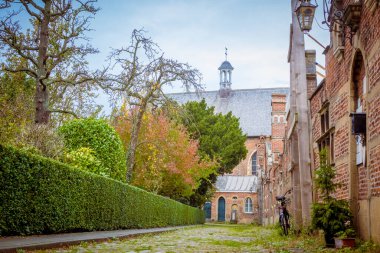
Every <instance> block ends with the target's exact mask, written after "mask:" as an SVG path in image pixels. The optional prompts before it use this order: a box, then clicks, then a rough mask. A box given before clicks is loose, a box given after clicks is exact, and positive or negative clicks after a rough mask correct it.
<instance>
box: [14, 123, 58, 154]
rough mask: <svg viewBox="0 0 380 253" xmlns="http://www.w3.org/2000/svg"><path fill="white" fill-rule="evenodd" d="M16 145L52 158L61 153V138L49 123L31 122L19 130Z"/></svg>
mask: <svg viewBox="0 0 380 253" xmlns="http://www.w3.org/2000/svg"><path fill="white" fill-rule="evenodd" d="M16 146H17V147H19V148H21V149H23V150H26V151H29V152H33V153H35V154H40V155H43V156H46V157H50V158H53V159H57V160H59V159H61V158H62V155H63V149H64V144H63V139H62V137H61V136H59V134H58V133H57V130H56V129H55V128H54V127H53V126H51V125H45V124H32V125H30V126H27V127H25V129H23V130H22V131H21V134H20V136H19V139H18V140H17V141H16Z"/></svg>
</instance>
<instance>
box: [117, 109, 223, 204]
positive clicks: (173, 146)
mask: <svg viewBox="0 0 380 253" xmlns="http://www.w3.org/2000/svg"><path fill="white" fill-rule="evenodd" d="M134 113H136V112H135V111H133V110H127V109H126V107H124V108H122V110H121V113H120V115H119V116H118V117H116V120H115V123H114V125H115V129H116V131H117V132H118V133H119V135H120V137H121V139H122V141H123V143H124V145H125V147H126V148H128V144H129V142H130V138H131V131H132V120H131V119H132V118H133V114H134ZM215 171H216V163H214V162H212V161H208V160H201V159H200V157H199V156H198V142H197V141H196V140H192V139H191V138H190V137H189V135H188V133H187V132H186V129H185V128H184V127H183V126H181V125H178V124H175V123H174V122H171V121H170V119H169V118H168V117H167V116H166V115H165V114H164V113H163V112H160V111H157V110H156V111H154V112H149V113H146V114H144V116H143V120H142V125H141V129H140V134H139V143H138V145H137V149H136V165H135V170H134V171H133V174H132V179H131V184H132V185H135V186H138V187H140V188H144V189H146V190H148V191H151V192H154V193H157V194H160V195H163V196H167V197H170V198H172V199H175V200H178V201H181V202H185V203H188V197H189V196H191V195H192V194H193V193H194V191H195V190H196V189H197V188H198V186H199V184H200V181H201V179H203V180H207V178H208V177H209V175H210V174H212V173H215Z"/></svg>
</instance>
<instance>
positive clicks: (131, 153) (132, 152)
mask: <svg viewBox="0 0 380 253" xmlns="http://www.w3.org/2000/svg"><path fill="white" fill-rule="evenodd" d="M146 106H147V103H145V102H143V103H142V105H141V106H140V107H139V108H138V110H137V112H136V115H135V116H133V117H132V131H131V140H130V141H129V146H128V150H127V175H126V179H127V182H130V181H131V180H132V174H133V170H134V167H135V160H136V149H137V144H138V138H139V133H140V128H141V123H142V118H143V115H144V113H145V109H146Z"/></svg>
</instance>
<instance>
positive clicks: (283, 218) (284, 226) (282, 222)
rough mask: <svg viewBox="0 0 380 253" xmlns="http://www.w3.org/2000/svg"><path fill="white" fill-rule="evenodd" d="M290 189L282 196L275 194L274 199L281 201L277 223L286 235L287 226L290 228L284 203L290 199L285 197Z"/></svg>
mask: <svg viewBox="0 0 380 253" xmlns="http://www.w3.org/2000/svg"><path fill="white" fill-rule="evenodd" d="M290 191H291V190H288V191H287V192H285V194H284V195H282V196H276V200H277V201H278V202H280V203H281V206H279V212H280V215H279V223H280V226H281V228H282V230H283V232H284V235H288V232H289V228H290V225H289V216H290V215H289V212H288V210H287V209H286V204H287V203H288V202H289V201H290V199H287V198H286V197H285V195H286V194H288V193H290Z"/></svg>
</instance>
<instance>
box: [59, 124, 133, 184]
mask: <svg viewBox="0 0 380 253" xmlns="http://www.w3.org/2000/svg"><path fill="white" fill-rule="evenodd" d="M59 132H60V133H61V134H62V136H63V137H64V142H65V148H66V149H67V151H68V152H72V151H77V150H78V149H80V148H84V147H85V148H90V149H91V150H93V153H92V154H91V155H93V156H94V157H95V158H97V159H98V160H99V161H100V162H101V166H102V167H104V168H105V169H104V170H103V171H102V173H106V171H108V172H109V173H108V174H107V175H108V176H109V177H111V178H113V179H117V180H120V181H125V173H126V162H125V153H124V149H123V145H122V143H121V140H120V138H119V136H118V135H117V133H116V131H115V130H114V129H113V128H112V127H111V126H109V125H108V123H107V122H106V121H105V120H99V119H93V118H88V119H75V120H72V121H69V122H67V123H66V124H64V125H63V126H62V127H60V128H59ZM77 165H79V164H77Z"/></svg>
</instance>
